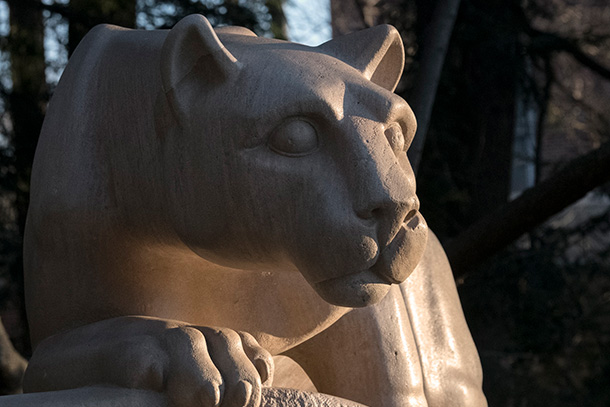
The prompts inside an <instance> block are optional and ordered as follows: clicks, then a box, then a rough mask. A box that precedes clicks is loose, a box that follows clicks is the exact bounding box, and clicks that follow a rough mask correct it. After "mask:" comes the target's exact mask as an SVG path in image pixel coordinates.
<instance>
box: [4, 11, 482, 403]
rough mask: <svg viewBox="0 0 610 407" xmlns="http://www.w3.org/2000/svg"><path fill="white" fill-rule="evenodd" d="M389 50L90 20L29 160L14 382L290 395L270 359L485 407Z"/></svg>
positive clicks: (321, 380)
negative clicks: (426, 204)
mask: <svg viewBox="0 0 610 407" xmlns="http://www.w3.org/2000/svg"><path fill="white" fill-rule="evenodd" d="M403 61H404V51H403V45H402V41H401V39H400V35H399V34H398V32H397V31H396V30H395V29H394V28H393V27H391V26H387V25H386V26H378V27H374V28H371V29H368V30H365V31H361V32H357V33H354V34H350V35H347V36H344V37H340V38H336V39H334V40H331V41H329V42H327V43H325V44H322V45H320V46H318V47H307V46H304V45H300V44H295V43H290V42H286V41H280V40H275V39H269V38H262V37H258V36H256V35H255V34H254V33H252V32H251V31H249V30H247V29H245V28H240V27H223V28H218V29H216V30H214V29H212V27H211V26H210V24H209V23H208V21H207V20H206V19H205V18H204V17H202V16H200V15H193V16H189V17H186V18H185V19H183V20H182V21H180V22H179V23H178V24H177V25H176V26H175V27H174V28H173V29H171V30H169V31H167V30H159V31H140V30H128V29H124V28H120V27H115V26H108V25H104V26H98V27H96V28H95V29H93V30H92V31H91V32H90V33H89V34H88V35H87V36H86V38H85V39H84V40H83V41H82V43H81V44H80V45H79V47H78V49H77V50H76V51H75V53H74V55H73V56H72V57H71V60H70V63H69V64H68V66H67V68H66V70H65V72H64V74H63V77H62V79H61V81H60V83H59V85H58V87H57V90H56V91H55V94H54V97H53V100H52V102H51V103H50V105H49V108H48V114H47V117H46V119H45V122H44V126H43V130H42V134H41V137H40V141H39V144H38V149H37V152H36V158H35V162H34V167H33V174H32V195H31V204H30V210H29V215H28V220H27V226H26V237H25V255H24V258H25V273H26V276H25V278H26V298H27V312H28V317H29V321H30V326H31V335H32V341H33V345H34V346H35V352H34V355H33V358H32V360H31V363H30V366H29V368H28V371H27V373H26V377H25V382H24V389H25V391H26V392H41V391H49V392H61V391H64V390H68V389H79V388H87V387H88V386H99V385H102V386H114V388H116V389H134V391H136V390H138V391H139V390H148V391H153V392H158V393H161V394H163V395H165V396H166V397H167V400H168V405H170V406H178V407H182V406H184V407H186V406H195V405H196V406H223V407H241V406H248V407H257V406H259V405H262V404H264V394H265V389H266V388H270V387H273V386H276V383H280V382H281V383H289V386H292V387H294V388H296V389H297V390H298V388H299V384H298V383H297V382H296V381H294V382H293V383H290V377H289V376H290V374H292V373H289V372H293V371H294V369H293V370H290V369H288V370H285V371H283V370H282V369H279V368H278V369H277V371H275V373H274V360H278V358H277V357H278V356H279V355H281V356H285V357H289V358H290V360H291V361H292V363H293V364H294V365H295V366H296V367H298V368H299V369H301V371H302V372H303V374H304V375H306V378H307V380H309V381H310V383H311V385H312V386H315V389H314V390H315V391H317V392H320V393H325V394H328V395H331V396H338V397H341V398H344V399H347V400H352V401H354V402H358V403H363V404H365V405H369V406H395V407H398V406H401V407H404V406H452V407H456V406H470V407H472V406H484V405H486V401H485V397H484V396H483V393H482V391H481V382H482V378H481V367H480V362H479V359H478V355H477V352H476V349H475V347H474V344H473V342H472V338H471V336H470V333H469V331H468V328H467V326H466V323H465V321H464V317H463V315H462V310H461V307H460V304H459V299H458V297H457V292H456V289H455V284H454V282H453V278H452V274H451V270H450V267H449V264H448V262H447V259H446V257H445V255H444V252H443V250H442V248H441V246H440V244H439V242H438V240H437V239H436V238H435V237H434V235H432V234H431V233H430V236H429V237H428V229H427V226H426V223H425V221H424V219H423V217H422V216H421V214H420V212H419V201H418V199H417V197H416V195H415V178H414V175H413V172H412V170H411V167H410V164H409V162H408V160H407V156H406V153H405V151H406V150H407V148H408V147H409V144H410V142H411V140H412V138H413V136H414V134H415V128H416V122H415V117H414V115H413V113H412V111H411V109H410V107H409V105H408V104H407V103H406V102H405V101H404V100H403V99H402V98H400V97H398V96H397V95H395V94H394V93H393V90H394V88H395V86H396V84H397V82H398V80H399V78H400V75H401V73H402V68H403V63H404V62H403ZM409 276H410V277H409ZM407 277H408V278H407ZM304 390H307V389H304ZM310 390H311V389H310ZM314 390H312V391H314ZM73 394H76V393H73ZM14 397H17V399H13V400H18V397H23V399H22V400H26V399H25V398H26V397H28V395H23V396H14ZM285 404H286V405H292V404H290V403H288V402H286V403H285ZM66 405H68V404H66ZM112 405H115V404H112ZM134 405H135V404H134ZM295 405H296V404H295ZM320 405H322V404H320ZM324 405H330V404H324ZM337 405H338V404H337ZM346 405H347V404H346ZM350 405H352V404H350ZM354 405H355V404H354Z"/></svg>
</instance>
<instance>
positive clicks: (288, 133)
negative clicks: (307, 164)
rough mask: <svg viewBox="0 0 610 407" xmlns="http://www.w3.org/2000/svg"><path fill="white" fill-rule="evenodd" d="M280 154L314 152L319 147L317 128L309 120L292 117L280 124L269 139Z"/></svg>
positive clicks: (269, 143) (292, 155)
mask: <svg viewBox="0 0 610 407" xmlns="http://www.w3.org/2000/svg"><path fill="white" fill-rule="evenodd" d="M268 145H269V148H270V149H272V150H273V151H275V152H276V153H278V154H282V155H287V156H291V157H298V156H303V155H307V154H309V153H312V152H313V151H314V150H315V149H316V148H317V147H318V134H317V132H316V129H315V128H314V127H313V126H312V125H311V124H310V123H309V122H307V121H305V120H302V119H292V120H289V121H286V122H284V123H282V124H280V125H279V126H278V127H277V128H276V129H275V130H273V133H272V134H271V137H270V138H269V141H268Z"/></svg>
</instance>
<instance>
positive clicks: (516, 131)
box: [0, 0, 610, 407]
mask: <svg viewBox="0 0 610 407" xmlns="http://www.w3.org/2000/svg"><path fill="white" fill-rule="evenodd" d="M289 1H291V0H284V1H283V0H270V1H262V0H261V1H237V0H232V1H229V0H227V1H195V0H138V1H135V0H71V1H67V0H62V1H54V0H45V1H42V0H5V1H0V316H1V317H2V321H3V323H4V326H5V327H6V330H7V332H8V334H9V336H10V338H11V340H12V342H13V344H14V346H15V348H16V349H17V350H18V351H19V352H20V353H21V354H22V355H24V356H25V357H26V358H27V357H28V356H29V355H30V353H31V349H30V346H29V338H28V330H27V323H26V315H25V310H24V299H23V278H22V258H21V244H22V243H21V242H22V234H23V227H24V224H25V218H26V214H27V205H28V194H29V175H30V169H31V162H32V159H33V154H34V150H35V146H36V142H37V138H38V134H39V132H40V127H41V125H42V121H43V119H44V113H45V110H46V105H47V103H48V100H49V98H50V97H51V95H52V92H53V88H54V86H55V85H56V83H57V80H58V78H59V75H60V73H61V70H62V69H63V67H64V66H65V64H66V62H67V58H68V56H69V54H70V53H71V51H72V50H73V49H74V48H75V47H76V45H77V44H78V43H79V41H80V39H81V38H82V37H83V36H84V34H86V32H87V31H88V30H89V29H90V28H92V27H93V26H94V25H96V24H98V23H113V24H117V25H121V26H125V27H137V28H145V29H154V28H169V27H171V26H172V25H173V24H175V23H176V22H177V21H178V20H179V19H180V18H181V17H183V16H185V15H188V14H192V13H201V14H204V15H205V16H206V17H207V18H208V19H209V20H210V22H211V23H212V24H213V25H218V24H234V25H242V26H246V27H249V28H251V29H253V30H254V31H255V32H256V33H257V34H259V35H268V36H276V37H279V38H285V37H286V35H287V34H286V33H287V32H288V31H287V27H286V20H285V18H284V14H283V12H282V5H283V4H284V3H286V2H289ZM331 6H332V8H331V9H332V21H330V23H332V26H333V32H334V33H335V34H340V33H346V32H349V31H353V30H356V29H362V28H366V27H368V26H372V25H375V24H378V23H384V22H386V23H390V24H393V25H395V26H396V27H397V28H398V29H399V31H400V32H401V34H402V35H403V41H404V44H405V51H406V55H407V62H406V67H405V73H404V76H403V80H402V81H401V83H400V84H399V87H398V89H397V93H399V94H400V95H401V96H403V97H404V98H405V99H406V100H407V101H408V102H409V103H410V104H411V105H412V106H413V108H414V110H415V111H416V112H417V113H418V119H419V120H420V130H419V131H418V135H417V137H418V138H419V139H421V140H423V141H424V142H423V144H422V145H423V149H422V152H421V155H420V153H419V152H417V153H413V152H410V157H411V158H412V159H413V161H414V162H415V161H419V159H420V158H421V164H420V165H419V168H418V172H417V178H418V194H419V196H420V199H421V202H422V212H423V213H424V215H425V217H426V219H427V220H428V223H429V225H430V226H431V228H432V230H434V231H435V232H436V233H437V235H438V236H439V238H440V239H441V241H442V242H443V243H444V245H445V247H446V248H447V252H448V255H449V258H450V260H451V262H452V265H453V268H454V273H455V275H456V281H457V283H458V289H459V292H460V296H461V300H462V305H463V308H464V312H465V315H466V318H467V320H468V323H469V325H470V328H471V331H472V334H473V337H474V339H475V342H476V343H477V346H478V349H479V353H480V356H481V360H482V363H483V368H484V375H485V381H484V388H485V392H486V395H487V397H488V400H489V404H490V406H492V407H494V406H506V407H509V406H511V407H512V406H528V407H531V406H545V407H549V406H560V405H561V406H608V405H610V353H609V352H608V351H607V350H608V349H610V184H608V182H609V178H610V169H609V168H608V163H609V162H610V156H609V150H610V147H609V146H610V144H609V141H610V117H609V116H608V111H609V108H610V5H609V4H608V2H607V1H606V0H573V1H570V0H523V1H517V0H504V1H498V0H462V1H461V2H460V1H456V0H435V1H423V0H409V1H407V0H386V1H383V0H381V1H380V0H369V1H367V0H343V1H339V0H337V1H331ZM453 9H455V10H458V11H457V12H456V13H451V12H447V11H448V10H453ZM443 12H445V14H444V15H445V17H444V18H439V16H442V15H443ZM447 16H448V17H447ZM304 18H306V17H304ZM288 29H289V27H288ZM443 31H447V32H448V33H449V34H450V37H447V39H448V41H449V42H448V43H447V44H446V45H445V47H444V49H443V45H442V41H439V40H438V38H437V37H436V36H435V34H437V33H441V32H443ZM449 39H450V40H449ZM438 49H440V50H442V51H443V52H444V54H443V55H444V57H443V58H441V59H440V62H439V61H438V58H437V59H434V58H429V55H431V51H430V50H432V51H434V50H438ZM426 50H428V51H426ZM430 61H432V62H430ZM430 67H432V68H435V67H436V68H438V71H439V72H440V75H439V76H436V77H434V75H432V77H431V76H430V75H427V74H428V73H429V72H430V71H432V70H433V69H430ZM422 94H423V95H434V96H435V98H434V103H433V104H431V105H430V108H426V106H425V103H424V102H423V101H422V100H423V99H422V97H421V95H422ZM427 110H429V113H430V114H429V117H430V120H429V124H425V120H424V121H423V122H422V118H425V115H426V114H427V113H426V112H427ZM414 155H416V156H417V157H415V156H414ZM583 197H584V198H583ZM0 347H2V341H0ZM0 350H1V349H0ZM0 354H2V352H0ZM2 365H3V362H2V361H0V368H1V367H2ZM0 371H2V369H0ZM10 387H11V386H10V385H9V379H7V378H4V377H3V376H2V374H1V373H0V390H1V389H6V390H4V392H6V393H8V392H10V391H11V389H10Z"/></svg>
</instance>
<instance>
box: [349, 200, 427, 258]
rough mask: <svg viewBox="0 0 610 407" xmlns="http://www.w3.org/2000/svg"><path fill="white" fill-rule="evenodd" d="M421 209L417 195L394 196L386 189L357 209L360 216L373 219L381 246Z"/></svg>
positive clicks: (387, 242) (368, 219)
mask: <svg viewBox="0 0 610 407" xmlns="http://www.w3.org/2000/svg"><path fill="white" fill-rule="evenodd" d="M418 210H419V200H418V199H417V197H416V196H415V195H410V196H409V195H406V194H404V193H401V194H399V196H395V195H394V196H393V195H392V194H391V193H390V191H387V190H386V191H384V192H382V193H379V194H377V196H376V197H375V198H373V199H370V200H369V201H368V205H366V206H362V207H360V208H358V209H357V210H356V214H357V215H358V217H359V218H361V219H364V220H366V221H372V222H374V223H375V225H376V227H377V237H378V243H379V245H380V246H381V247H384V246H386V245H387V244H389V243H390V242H391V241H392V239H393V238H394V236H396V234H397V233H398V231H399V230H400V228H401V226H402V225H403V224H404V223H407V222H409V220H411V219H412V218H413V217H414V216H415V215H416V214H417V212H418Z"/></svg>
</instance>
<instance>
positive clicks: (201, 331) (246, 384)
mask: <svg viewBox="0 0 610 407" xmlns="http://www.w3.org/2000/svg"><path fill="white" fill-rule="evenodd" d="M273 370H274V365H273V359H272V357H271V355H270V354H269V352H267V351H266V350H264V349H263V348H261V347H260V346H259V344H258V342H257V341H256V340H255V339H254V337H252V336H251V335H250V334H248V333H244V332H237V331H234V330H231V329H227V328H209V327H198V326H192V325H188V324H187V323H184V322H179V321H165V320H160V319H153V318H146V317H122V318H114V319H111V320H106V321H101V322H97V323H94V324H91V325H87V326H84V327H80V328H77V329H75V330H72V331H68V332H65V333H62V334H59V335H55V336H53V337H51V338H48V339H47V340H45V341H43V342H42V343H41V344H40V346H39V347H38V349H37V350H36V352H35V353H34V356H33V357H32V360H31V362H30V366H29V367H28V371H27V373H26V377H25V384H24V388H25V390H26V391H29V392H34V391H53V390H63V389H73V388H77V387H83V386H91V385H99V384H111V385H117V386H120V387H127V388H135V389H146V390H154V391H158V392H163V393H165V394H166V395H167V397H168V400H169V404H170V406H171V407H192V406H204V407H208V406H210V407H211V406H222V407H258V406H259V405H260V402H261V387H262V386H265V385H270V384H271V382H272V380H273Z"/></svg>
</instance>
